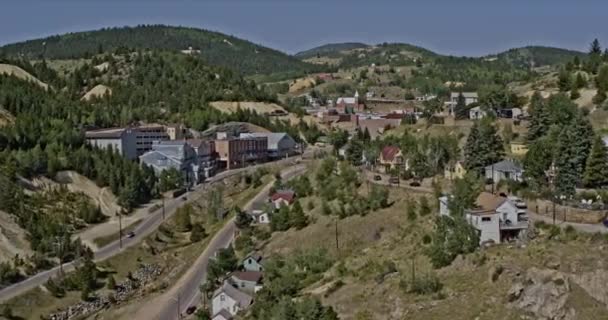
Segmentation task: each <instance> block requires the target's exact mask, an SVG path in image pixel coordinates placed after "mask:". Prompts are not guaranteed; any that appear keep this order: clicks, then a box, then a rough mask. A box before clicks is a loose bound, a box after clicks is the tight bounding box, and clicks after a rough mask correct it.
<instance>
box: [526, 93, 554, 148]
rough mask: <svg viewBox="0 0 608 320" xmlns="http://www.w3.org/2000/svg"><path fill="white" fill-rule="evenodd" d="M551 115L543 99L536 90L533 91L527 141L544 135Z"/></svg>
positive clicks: (532, 140) (547, 129) (549, 123)
mask: <svg viewBox="0 0 608 320" xmlns="http://www.w3.org/2000/svg"><path fill="white" fill-rule="evenodd" d="M550 118H551V115H550V113H549V110H548V109H547V105H546V102H545V99H543V97H542V96H541V95H540V93H539V92H538V91H536V92H534V94H533V95H532V99H531V100H530V124H529V126H528V135H527V137H526V139H527V140H528V143H532V142H534V141H535V140H536V139H539V138H540V137H542V136H544V135H545V134H546V133H547V132H548V131H549V127H550V126H551V119H550Z"/></svg>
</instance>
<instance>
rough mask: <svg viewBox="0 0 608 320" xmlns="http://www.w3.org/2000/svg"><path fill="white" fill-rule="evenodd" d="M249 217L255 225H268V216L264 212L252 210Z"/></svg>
mask: <svg viewBox="0 0 608 320" xmlns="http://www.w3.org/2000/svg"><path fill="white" fill-rule="evenodd" d="M249 216H250V217H251V219H252V220H253V223H257V224H269V223H270V215H269V214H268V212H266V211H265V210H252V211H251V212H249Z"/></svg>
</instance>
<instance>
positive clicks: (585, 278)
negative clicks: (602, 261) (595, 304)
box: [570, 269, 608, 307]
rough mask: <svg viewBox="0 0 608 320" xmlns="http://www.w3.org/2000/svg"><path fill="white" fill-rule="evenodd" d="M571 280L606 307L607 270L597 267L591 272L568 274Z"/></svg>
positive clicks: (607, 295) (607, 297)
mask: <svg viewBox="0 0 608 320" xmlns="http://www.w3.org/2000/svg"><path fill="white" fill-rule="evenodd" d="M570 279H571V280H572V282H574V283H576V284H577V285H579V286H580V287H581V288H582V289H583V290H585V292H587V294H588V295H589V296H591V297H592V298H594V299H595V300H597V301H599V302H601V303H603V304H604V305H606V307H608V286H606V283H608V272H606V270H604V269H597V270H594V271H592V272H585V273H578V274H572V275H570Z"/></svg>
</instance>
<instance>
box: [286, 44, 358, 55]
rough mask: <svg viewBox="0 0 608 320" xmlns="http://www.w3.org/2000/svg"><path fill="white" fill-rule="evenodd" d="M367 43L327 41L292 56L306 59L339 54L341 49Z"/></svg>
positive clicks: (349, 48) (350, 48)
mask: <svg viewBox="0 0 608 320" xmlns="http://www.w3.org/2000/svg"><path fill="white" fill-rule="evenodd" d="M367 47H369V45H367V44H365V43H361V42H343V43H328V44H324V45H322V46H318V47H315V48H312V49H308V50H305V51H301V52H298V53H296V54H295V55H294V56H295V57H296V58H300V59H308V58H312V57H315V56H316V55H322V56H331V55H339V54H340V52H342V51H347V50H353V49H362V48H367Z"/></svg>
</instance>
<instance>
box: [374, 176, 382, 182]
mask: <svg viewBox="0 0 608 320" xmlns="http://www.w3.org/2000/svg"><path fill="white" fill-rule="evenodd" d="M380 180H382V177H381V176H380V175H375V176H374V181H380Z"/></svg>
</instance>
